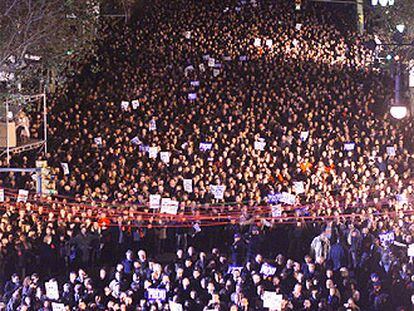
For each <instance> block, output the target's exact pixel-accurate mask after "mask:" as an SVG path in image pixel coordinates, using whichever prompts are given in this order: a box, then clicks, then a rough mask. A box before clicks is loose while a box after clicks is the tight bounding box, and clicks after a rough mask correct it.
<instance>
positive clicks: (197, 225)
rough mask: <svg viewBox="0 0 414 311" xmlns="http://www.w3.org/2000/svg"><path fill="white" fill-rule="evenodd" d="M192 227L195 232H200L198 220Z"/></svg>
mask: <svg viewBox="0 0 414 311" xmlns="http://www.w3.org/2000/svg"><path fill="white" fill-rule="evenodd" d="M193 229H194V231H195V233H199V232H201V227H200V224H199V223H198V222H197V223H195V224H194V226H193Z"/></svg>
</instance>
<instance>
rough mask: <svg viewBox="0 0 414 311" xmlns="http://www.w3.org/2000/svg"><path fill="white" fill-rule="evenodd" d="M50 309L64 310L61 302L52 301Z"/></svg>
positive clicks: (55, 310) (53, 310)
mask: <svg viewBox="0 0 414 311" xmlns="http://www.w3.org/2000/svg"><path fill="white" fill-rule="evenodd" d="M52 311H66V308H65V305H64V304H63V303H58V302H52Z"/></svg>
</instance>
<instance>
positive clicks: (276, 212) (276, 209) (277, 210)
mask: <svg viewBox="0 0 414 311" xmlns="http://www.w3.org/2000/svg"><path fill="white" fill-rule="evenodd" d="M282 212H283V209H282V206H281V205H280V204H278V205H273V206H272V217H280V216H282Z"/></svg>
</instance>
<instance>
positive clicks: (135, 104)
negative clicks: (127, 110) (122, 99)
mask: <svg viewBox="0 0 414 311" xmlns="http://www.w3.org/2000/svg"><path fill="white" fill-rule="evenodd" d="M131 103H132V109H134V110H135V109H137V108H138V107H139V100H138V99H134V100H133V101H132V102H131Z"/></svg>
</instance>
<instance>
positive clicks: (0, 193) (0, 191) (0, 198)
mask: <svg viewBox="0 0 414 311" xmlns="http://www.w3.org/2000/svg"><path fill="white" fill-rule="evenodd" d="M0 202H4V189H0Z"/></svg>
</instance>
